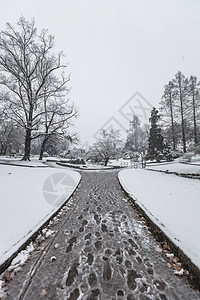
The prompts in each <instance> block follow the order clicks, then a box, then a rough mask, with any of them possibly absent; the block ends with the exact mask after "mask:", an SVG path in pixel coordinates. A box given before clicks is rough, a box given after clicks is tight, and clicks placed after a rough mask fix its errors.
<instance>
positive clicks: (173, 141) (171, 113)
mask: <svg viewBox="0 0 200 300" xmlns="http://www.w3.org/2000/svg"><path fill="white" fill-rule="evenodd" d="M169 101H170V117H171V125H172V143H173V150H176V139H175V131H174V116H173V105H172V95H171V94H170V100H169Z"/></svg>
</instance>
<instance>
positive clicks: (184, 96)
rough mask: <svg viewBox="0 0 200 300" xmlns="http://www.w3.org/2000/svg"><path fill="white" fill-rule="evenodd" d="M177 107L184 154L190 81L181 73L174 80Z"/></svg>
mask: <svg viewBox="0 0 200 300" xmlns="http://www.w3.org/2000/svg"><path fill="white" fill-rule="evenodd" d="M173 85H174V88H175V97H176V107H177V109H178V110H179V111H180V117H181V131H182V143H183V152H184V153H185V152H186V132H185V131H186V114H187V108H188V79H187V78H186V77H185V75H184V74H182V73H181V72H180V71H179V72H178V73H177V74H175V78H174V80H173Z"/></svg>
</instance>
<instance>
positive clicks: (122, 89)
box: [0, 0, 200, 144]
mask: <svg viewBox="0 0 200 300" xmlns="http://www.w3.org/2000/svg"><path fill="white" fill-rule="evenodd" d="M0 11H1V19H0V29H4V28H5V23H6V22H10V23H12V24H15V23H16V22H17V20H18V19H19V17H20V16H21V15H23V16H24V17H26V18H27V19H31V18H32V17H34V18H35V20H36V25H37V27H38V28H39V29H41V28H47V29H48V30H49V33H50V34H53V35H55V38H56V50H55V51H60V50H63V51H64V53H65V55H66V61H67V62H69V63H70V65H69V67H68V72H69V73H72V75H71V83H70V86H71V87H72V91H71V96H70V97H71V100H72V101H74V102H75V104H76V105H77V106H78V108H79V112H80V117H79V120H78V121H77V122H76V130H77V131H78V132H79V133H80V136H81V141H82V144H84V143H85V142H87V141H91V140H92V139H93V136H94V135H95V133H96V132H97V131H98V130H99V129H100V128H101V127H102V126H104V124H105V123H107V122H108V125H109V124H110V125H111V123H113V122H114V123H113V124H118V125H119V123H120V125H119V127H120V126H121V125H123V127H125V128H128V120H127V119H126V118H125V117H124V115H122V114H121V113H120V111H119V110H120V108H121V107H122V106H123V105H124V104H125V103H126V102H127V100H128V99H130V98H131V97H132V96H133V95H134V94H135V93H136V92H137V91H138V92H140V94H141V95H142V96H143V97H144V98H145V99H146V100H147V101H148V105H147V104H146V103H144V100H141V99H140V100H141V102H143V104H145V105H146V106H148V109H150V107H151V106H157V107H158V103H159V101H160V99H161V96H162V92H163V87H164V84H166V83H168V81H169V80H171V79H172V78H173V77H174V74H175V73H176V72H177V71H179V70H180V71H182V72H183V73H184V74H185V75H186V76H190V75H196V76H197V77H198V79H200V1H199V0H176V1H174V0H101V1H100V0H84V1H83V0H34V1H29V0H18V1H16V0H1V1H0ZM134 101H135V103H136V104H138V103H137V99H136V97H133V99H132V102H131V104H130V103H129V102H128V103H127V105H126V106H127V109H128V110H129V112H131V111H133V108H134ZM149 103H150V104H149ZM129 104H130V105H129ZM136 106H137V105H136ZM131 108H132V110H131ZM134 112H135V113H136V114H137V109H136V108H134ZM138 113H139V111H138ZM148 113H149V112H148ZM149 114H150V113H149ZM110 118H112V120H110ZM108 125H107V126H108ZM118 125H117V126H118Z"/></svg>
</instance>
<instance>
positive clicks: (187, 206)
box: [119, 163, 200, 269]
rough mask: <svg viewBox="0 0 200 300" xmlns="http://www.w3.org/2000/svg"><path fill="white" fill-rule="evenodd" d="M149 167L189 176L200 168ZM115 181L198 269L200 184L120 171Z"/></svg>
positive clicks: (138, 171)
mask: <svg viewBox="0 0 200 300" xmlns="http://www.w3.org/2000/svg"><path fill="white" fill-rule="evenodd" d="M151 168H154V169H163V168H164V169H165V168H167V169H168V170H172V169H173V171H174V172H181V173H182V172H183V170H185V171H186V172H187V173H188V170H189V169H190V171H192V173H193V172H194V171H195V172H197V169H196V168H198V171H199V168H200V167H196V166H194V167H192V169H191V166H186V165H182V164H178V163H177V164H170V165H168V166H165V165H160V166H154V167H153V166H152V167H151ZM194 168H195V170H194ZM119 180H120V182H121V184H122V186H123V187H124V189H125V190H126V191H127V192H128V193H129V195H130V196H131V197H132V198H133V199H134V200H136V202H137V204H138V205H139V206H140V207H141V208H142V209H143V210H144V211H145V212H146V214H147V215H148V216H149V217H150V218H151V220H152V221H153V222H154V223H155V224H157V225H158V226H159V227H160V228H161V230H162V231H163V232H164V233H165V234H166V235H167V236H168V237H169V238H170V239H171V240H172V241H173V242H174V244H175V245H177V246H178V247H180V249H182V251H183V252H184V253H185V254H186V255H187V256H188V257H189V258H190V259H191V261H192V262H193V263H194V264H195V265H196V266H197V267H198V268H199V269H200V235H199V228H200V217H199V212H200V201H199V199H200V198H199V196H200V181H199V180H198V179H188V178H182V177H178V176H176V175H172V174H165V173H160V172H153V171H148V170H145V169H126V170H123V171H120V172H119Z"/></svg>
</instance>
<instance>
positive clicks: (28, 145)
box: [22, 128, 31, 161]
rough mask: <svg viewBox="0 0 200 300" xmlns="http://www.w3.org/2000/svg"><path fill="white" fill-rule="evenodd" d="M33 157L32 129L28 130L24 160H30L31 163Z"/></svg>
mask: <svg viewBox="0 0 200 300" xmlns="http://www.w3.org/2000/svg"><path fill="white" fill-rule="evenodd" d="M30 155H31V129H30V128H27V129H26V137H25V149H24V156H23V157H22V160H29V161H30Z"/></svg>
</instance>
